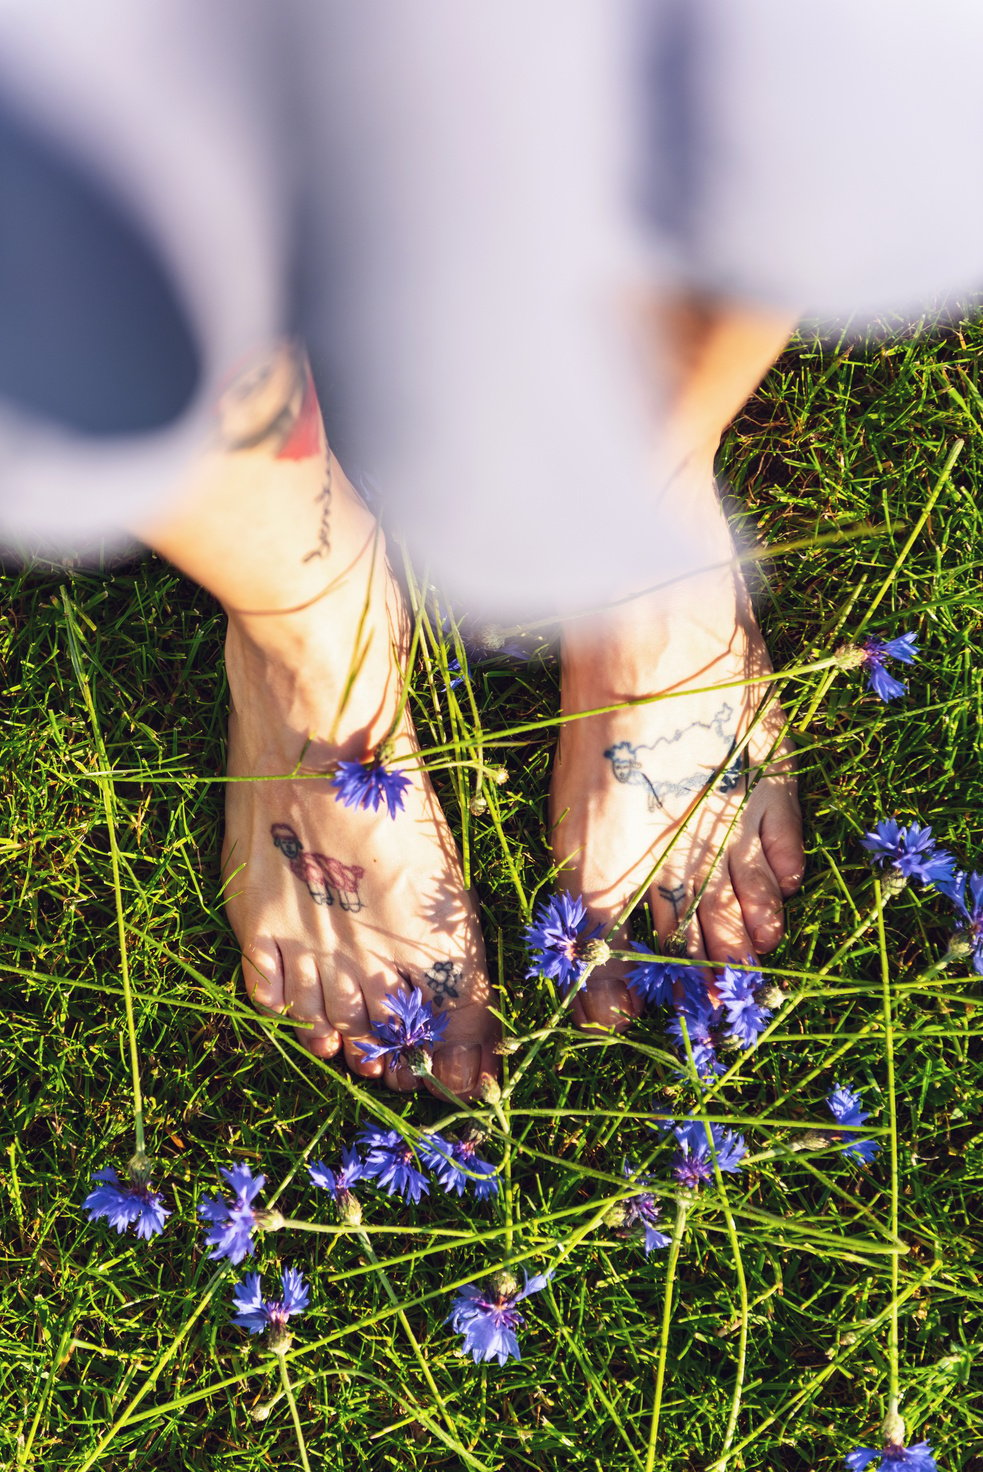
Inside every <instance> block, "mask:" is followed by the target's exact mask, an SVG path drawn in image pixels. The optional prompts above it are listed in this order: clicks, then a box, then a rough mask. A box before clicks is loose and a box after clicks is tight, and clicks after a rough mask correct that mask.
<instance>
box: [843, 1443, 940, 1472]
mask: <svg viewBox="0 0 983 1472" xmlns="http://www.w3.org/2000/svg"><path fill="white" fill-rule="evenodd" d="M877 1457H880V1461H879V1462H878V1464H877V1466H876V1467H875V1468H874V1472H901V1469H902V1468H903V1469H905V1472H938V1468H937V1467H936V1465H935V1458H934V1457H933V1456H932V1448H931V1447H930V1446H929V1444H928V1442H927V1441H916V1442H915V1445H914V1446H901V1445H900V1444H899V1443H897V1442H893V1443H889V1444H888V1445H887V1446H885V1447H874V1446H858V1447H857V1449H856V1451H852V1452H848V1453H847V1455H846V1456H845V1457H844V1459H843V1460H844V1461H845V1462H846V1464H847V1466H848V1467H849V1469H850V1472H863V1469H864V1468H865V1467H866V1466H868V1464H869V1463H870V1462H873V1461H874V1459H875V1458H877Z"/></svg>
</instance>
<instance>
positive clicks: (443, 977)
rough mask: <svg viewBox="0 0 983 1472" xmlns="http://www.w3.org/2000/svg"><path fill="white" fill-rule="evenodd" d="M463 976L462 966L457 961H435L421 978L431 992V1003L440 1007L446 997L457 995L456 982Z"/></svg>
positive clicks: (458, 993)
mask: <svg viewBox="0 0 983 1472" xmlns="http://www.w3.org/2000/svg"><path fill="white" fill-rule="evenodd" d="M463 976H464V967H463V966H461V965H459V963H458V962H457V961H435V962H434V963H433V965H432V966H428V967H427V969H426V971H424V973H423V979H424V981H425V982H426V983H427V986H428V987H429V988H430V990H431V992H432V993H433V1004H434V1006H435V1007H442V1006H443V1004H444V1003H445V1002H446V1001H447V998H448V997H455V998H456V997H459V996H460V992H459V991H458V984H459V983H460V981H461V980H462V978H463Z"/></svg>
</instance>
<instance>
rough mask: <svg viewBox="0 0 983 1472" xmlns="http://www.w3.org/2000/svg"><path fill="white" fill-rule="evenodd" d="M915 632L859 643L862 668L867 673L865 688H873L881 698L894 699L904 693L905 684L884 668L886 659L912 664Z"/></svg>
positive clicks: (916, 653)
mask: <svg viewBox="0 0 983 1472" xmlns="http://www.w3.org/2000/svg"><path fill="white" fill-rule="evenodd" d="M915 639H916V635H915V634H899V635H898V637H897V638H896V639H874V638H869V639H865V640H864V641H863V643H862V644H861V645H860V648H861V650H862V651H863V655H864V659H863V670H864V673H865V674H866V675H867V677H868V678H867V689H868V690H873V692H874V694H875V695H879V696H880V698H881V700H895V699H896V698H897V696H899V695H903V694H904V693H905V688H906V687H905V686H904V685H903V684H902V682H901V681H900V680H896V679H895V678H894V676H893V675H889V674H888V672H887V670H886V669H885V668H884V661H885V660H886V659H900V660H901V662H902V663H903V664H914V662H915V659H916V658H917V655H918V645H917V644H916V643H915Z"/></svg>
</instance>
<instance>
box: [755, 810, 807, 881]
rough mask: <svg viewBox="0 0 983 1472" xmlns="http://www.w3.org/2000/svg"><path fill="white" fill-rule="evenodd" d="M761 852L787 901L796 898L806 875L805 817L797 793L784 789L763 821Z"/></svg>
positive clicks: (765, 813)
mask: <svg viewBox="0 0 983 1472" xmlns="http://www.w3.org/2000/svg"><path fill="white" fill-rule="evenodd" d="M761 848H762V850H763V853H764V856H765V858H766V859H767V861H768V864H769V865H770V867H771V871H772V873H773V874H774V876H775V879H776V881H777V883H778V887H779V889H780V890H781V892H782V894H783V895H784V896H786V898H787V897H788V896H789V895H791V894H794V893H795V891H796V890H797V889H798V888H799V886H800V885H801V883H802V877H803V875H804V873H805V862H806V861H805V850H804V848H803V844H802V814H801V812H800V810H799V803H798V799H797V797H796V795H795V791H794V789H793V788H792V787H791V786H790V785H788V786H786V785H784V784H783V786H782V788H781V790H780V791H779V792H777V793H776V794H775V795H774V797H773V799H772V800H771V801H770V802H769V803H768V806H767V807H766V808H765V811H764V814H763V816H762V819H761Z"/></svg>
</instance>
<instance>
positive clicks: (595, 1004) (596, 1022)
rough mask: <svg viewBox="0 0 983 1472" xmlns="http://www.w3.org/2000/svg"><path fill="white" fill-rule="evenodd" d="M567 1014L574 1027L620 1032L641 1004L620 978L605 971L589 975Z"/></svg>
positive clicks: (614, 973)
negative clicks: (572, 1019) (569, 1014)
mask: <svg viewBox="0 0 983 1472" xmlns="http://www.w3.org/2000/svg"><path fill="white" fill-rule="evenodd" d="M571 1011H572V1012H573V1017H574V1021H575V1022H576V1023H577V1026H578V1027H582V1028H588V1029H590V1028H598V1029H603V1030H604V1031H605V1032H612V1031H614V1032H622V1031H623V1030H624V1029H625V1028H626V1027H627V1026H628V1025H629V1023H631V1022H632V1020H633V1019H634V1018H636V1017H637V1016H638V1015H639V1013H640V1011H641V1004H640V1002H639V1000H638V998H637V996H636V995H635V993H634V992H633V991H632V990H631V989H630V988H629V987H628V986H627V984H626V982H625V979H624V975H623V974H620V975H619V974H618V972H616V971H614V970H613V969H611V968H605V969H604V970H603V971H595V972H594V973H592V975H591V977H590V979H589V980H588V982H587V985H586V986H585V987H584V988H583V989H582V990H581V991H580V992H578V994H577V997H576V1000H575V1001H574V1003H573V1005H572V1008H571Z"/></svg>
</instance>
